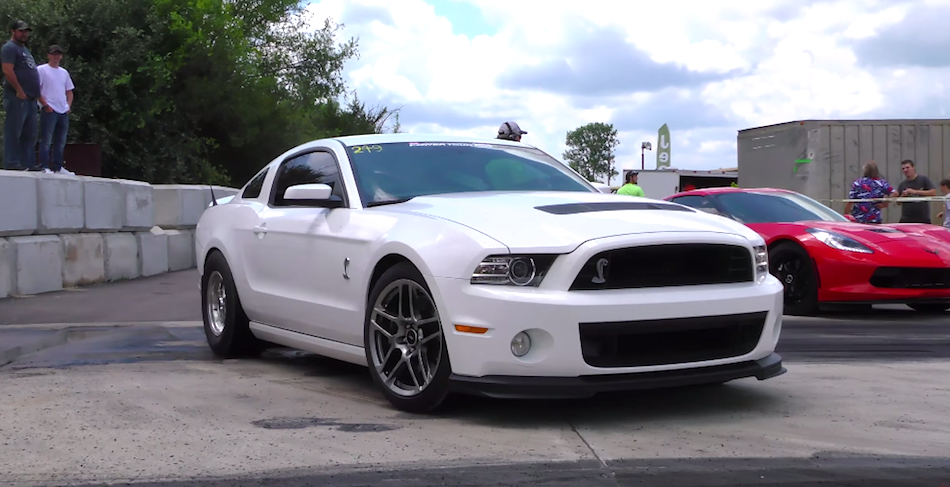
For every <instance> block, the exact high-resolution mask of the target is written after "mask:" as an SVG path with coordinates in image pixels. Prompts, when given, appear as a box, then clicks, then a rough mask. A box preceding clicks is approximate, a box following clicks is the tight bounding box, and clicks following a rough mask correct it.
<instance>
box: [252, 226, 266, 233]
mask: <svg viewBox="0 0 950 487" xmlns="http://www.w3.org/2000/svg"><path fill="white" fill-rule="evenodd" d="M264 233H267V226H266V225H258V226H256V227H254V235H261V234H264Z"/></svg>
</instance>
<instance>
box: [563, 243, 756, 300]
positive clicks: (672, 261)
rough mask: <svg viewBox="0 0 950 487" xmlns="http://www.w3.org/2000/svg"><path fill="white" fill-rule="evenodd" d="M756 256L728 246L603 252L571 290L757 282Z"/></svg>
mask: <svg viewBox="0 0 950 487" xmlns="http://www.w3.org/2000/svg"><path fill="white" fill-rule="evenodd" d="M752 259H753V257H752V253H751V252H749V250H748V249H746V248H745V247H739V246H736V245H725V244H695V243H691V244H663V245H645V246H642V247H628V248H623V249H616V250H608V251H605V252H601V253H599V254H597V255H595V256H593V257H591V259H590V260H588V261H587V263H586V264H584V267H583V268H581V271H580V272H579V273H578V274H577V278H575V279H574V283H573V284H572V285H571V290H576V291H580V290H596V289H631V288H648V287H666V286H697V285H701V284H729V283H737V282H749V281H752V280H753V279H755V269H754V267H753V260H752Z"/></svg>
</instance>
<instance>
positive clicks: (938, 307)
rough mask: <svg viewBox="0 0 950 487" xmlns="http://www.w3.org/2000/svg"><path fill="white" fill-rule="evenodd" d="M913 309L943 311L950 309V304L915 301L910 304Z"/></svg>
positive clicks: (929, 311) (928, 311)
mask: <svg viewBox="0 0 950 487" xmlns="http://www.w3.org/2000/svg"><path fill="white" fill-rule="evenodd" d="M907 306H910V307H911V309H913V310H914V311H920V312H921V313H943V312H944V311H946V310H948V309H950V304H944V303H915V304H908V305H907Z"/></svg>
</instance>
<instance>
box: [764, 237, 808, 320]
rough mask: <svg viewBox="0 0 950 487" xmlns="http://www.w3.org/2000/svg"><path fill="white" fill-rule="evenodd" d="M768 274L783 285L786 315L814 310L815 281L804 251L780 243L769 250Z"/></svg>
mask: <svg viewBox="0 0 950 487" xmlns="http://www.w3.org/2000/svg"><path fill="white" fill-rule="evenodd" d="M769 271H770V272H771V273H772V275H773V276H775V277H776V279H778V280H779V281H782V285H783V286H785V313H786V314H790V315H811V314H814V313H815V312H817V311H818V279H817V276H816V274H815V269H814V267H813V266H812V261H811V257H810V256H809V255H808V252H805V250H804V249H802V248H801V247H799V246H798V245H795V244H793V243H780V244H778V245H776V246H775V247H773V248H772V249H770V250H769Z"/></svg>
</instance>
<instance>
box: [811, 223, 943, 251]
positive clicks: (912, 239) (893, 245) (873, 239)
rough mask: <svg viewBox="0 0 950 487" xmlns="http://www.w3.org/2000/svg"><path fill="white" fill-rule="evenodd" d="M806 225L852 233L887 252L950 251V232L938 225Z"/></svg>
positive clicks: (856, 238)
mask: <svg viewBox="0 0 950 487" xmlns="http://www.w3.org/2000/svg"><path fill="white" fill-rule="evenodd" d="M807 226H809V227H811V228H820V229H822V230H827V231H830V232H835V233H838V234H841V235H844V236H847V237H851V238H853V239H855V240H857V241H859V242H861V243H863V244H865V245H870V246H871V247H872V248H875V249H877V250H879V251H883V252H885V253H888V254H895V255H903V256H907V257H909V256H912V255H917V254H920V253H922V252H930V251H933V250H937V251H938V252H939V253H942V254H943V255H950V232H947V231H946V230H944V229H942V228H941V227H938V226H936V225H900V224H898V225H864V224H860V223H851V222H808V225H807ZM928 227H929V228H928ZM944 232H947V233H946V235H944V234H943V233H944Z"/></svg>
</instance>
